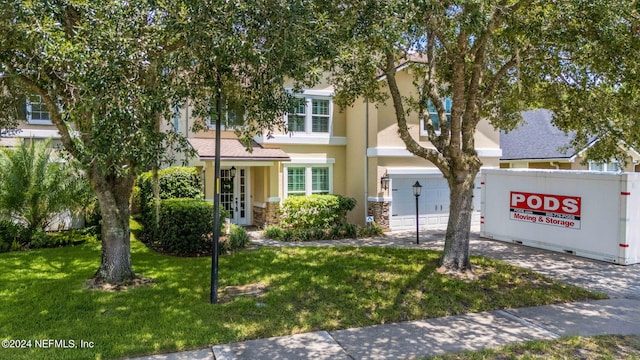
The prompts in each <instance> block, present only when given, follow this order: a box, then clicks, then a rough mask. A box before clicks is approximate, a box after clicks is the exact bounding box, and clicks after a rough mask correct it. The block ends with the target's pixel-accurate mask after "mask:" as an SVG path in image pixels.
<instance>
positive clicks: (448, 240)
mask: <svg viewBox="0 0 640 360" xmlns="http://www.w3.org/2000/svg"><path fill="white" fill-rule="evenodd" d="M477 174H478V170H476V169H471V170H462V171H461V170H458V171H457V172H456V173H454V174H453V177H452V178H451V179H447V180H448V181H449V189H450V193H449V199H450V202H451V204H450V209H449V223H448V224H447V233H446V235H445V242H444V251H443V253H442V257H441V258H440V270H441V271H445V272H446V271H453V272H458V273H462V272H467V271H471V261H470V259H469V233H470V230H471V216H472V207H473V188H474V180H475V178H476V175H477Z"/></svg>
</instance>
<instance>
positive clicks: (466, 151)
mask: <svg viewBox="0 0 640 360" xmlns="http://www.w3.org/2000/svg"><path fill="white" fill-rule="evenodd" d="M590 4H591V2H583V1H579V0H575V1H572V0H566V1H534V0H487V1H475V0H461V1H447V0H421V1H411V2H406V1H368V2H355V3H350V4H349V5H347V6H344V7H343V13H342V16H343V19H342V20H341V21H342V22H343V23H346V24H348V26H347V27H348V28H349V29H350V30H349V33H348V36H349V37H350V40H351V41H350V42H348V44H347V45H346V46H345V47H344V51H343V52H342V55H341V56H339V57H338V58H337V60H336V62H335V63H334V66H335V67H334V70H335V71H334V74H335V75H334V77H333V82H334V83H335V84H336V85H337V87H338V89H339V92H340V94H339V100H340V102H341V103H343V104H348V103H350V102H351V101H353V100H354V99H355V98H356V97H357V96H359V95H360V94H364V96H365V97H366V98H368V99H373V100H378V101H380V100H385V99H388V98H389V97H390V99H391V101H392V103H393V106H394V108H395V117H396V120H397V124H398V134H399V136H400V138H402V140H403V141H404V143H405V145H406V147H407V150H409V151H410V152H411V153H413V154H414V155H416V156H418V157H421V158H424V159H426V160H428V161H430V162H431V163H433V164H434V165H435V166H436V167H437V168H438V169H439V170H440V171H441V172H442V174H443V176H444V177H445V178H446V180H447V182H448V184H449V189H450V203H451V205H450V216H449V222H448V226H447V231H446V235H445V245H444V252H443V254H442V257H441V259H440V266H441V268H440V270H441V271H454V272H465V271H470V270H471V263H470V260H469V232H470V223H471V207H472V196H473V183H474V179H475V178H476V176H477V174H478V172H479V170H480V168H481V165H482V164H481V161H480V159H479V157H478V154H477V152H476V150H475V146H474V134H475V131H476V127H477V125H478V122H479V121H480V120H481V119H483V118H486V119H488V120H489V121H491V123H492V124H493V125H494V126H495V127H499V128H502V129H510V128H513V127H514V126H516V125H517V123H518V121H520V120H521V116H520V114H519V113H520V112H521V111H522V110H525V109H527V108H531V107H535V106H538V105H541V104H544V101H545V100H548V97H545V96H543V94H544V91H545V89H547V88H549V87H552V86H555V87H554V89H556V90H557V91H556V95H557V94H559V93H562V94H566V91H565V90H566V89H561V88H560V87H558V86H557V84H558V83H559V82H561V79H562V78H563V76H564V75H565V74H566V73H565V72H563V71H565V70H566V69H567V67H570V66H575V63H573V62H572V58H578V57H579V58H580V59H581V60H583V63H582V66H583V67H586V66H588V65H587V64H588V61H587V56H586V55H587V54H586V53H585V49H581V48H579V47H577V46H575V45H574V44H575V43H574V42H575V39H576V36H583V35H584V34H583V33H582V28H581V26H583V23H585V22H589V21H592V20H595V19H599V18H598V16H599V13H600V12H601V11H605V10H606V11H610V7H608V6H607V5H605V4H599V5H597V6H590ZM620 6H621V5H620ZM344 19H346V20H344ZM608 20H609V19H608V18H607V19H605V20H602V21H599V22H598V25H599V26H604V27H606V26H607V24H609V23H608V22H607V21H608ZM591 50H592V51H591V53H590V54H591V55H594V54H597V53H598V51H597V48H593V49H591ZM407 60H409V61H413V70H414V71H413V73H414V85H415V87H414V89H413V91H414V93H412V94H406V93H405V94H403V93H401V90H400V88H399V86H398V84H397V81H396V67H397V65H398V63H399V62H401V61H407ZM381 76H383V78H384V81H378V80H379V79H380V78H381ZM383 85H385V86H386V89H383ZM585 90H588V89H575V94H576V95H575V96H581V95H582V96H584V94H585ZM563 96H564V97H562V98H563V99H566V95H563ZM443 99H451V100H452V106H451V110H450V116H447V112H446V108H445V104H444V100H443ZM430 104H431V105H432V106H433V108H434V109H435V110H436V112H437V114H438V118H439V124H440V129H439V131H436V129H435V128H434V126H433V125H432V124H431V123H430V120H429V110H428V107H429V105H430ZM565 106H568V107H570V106H571V105H570V104H565ZM410 114H414V115H416V114H417V116H419V117H422V118H423V119H424V121H425V122H426V124H427V126H426V129H427V131H428V140H429V142H430V143H431V146H422V145H421V144H420V143H419V142H418V141H416V140H415V139H414V138H412V137H411V135H410V133H409V127H408V125H407V118H408V116H409V115H410Z"/></svg>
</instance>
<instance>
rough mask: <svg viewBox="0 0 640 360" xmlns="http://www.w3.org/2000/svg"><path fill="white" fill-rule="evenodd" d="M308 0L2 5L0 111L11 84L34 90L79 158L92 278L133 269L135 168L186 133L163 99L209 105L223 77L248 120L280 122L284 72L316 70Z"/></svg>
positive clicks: (65, 0)
mask: <svg viewBox="0 0 640 360" xmlns="http://www.w3.org/2000/svg"><path fill="white" fill-rule="evenodd" d="M314 6H315V5H314V3H313V2H308V1H293V2H289V1H277V0H267V1H264V2H260V3H254V2H251V1H242V0H241V1H233V2H229V1H223V2H209V1H189V0H184V1H170V2H156V1H151V0H149V1H146V0H140V1H121V0H107V1H101V2H86V1H74V0H60V1H47V2H39V1H34V2H24V1H18V0H12V1H6V2H3V3H2V5H0V31H2V32H3V33H4V36H3V37H2V38H1V39H0V74H1V75H2V77H1V78H0V81H1V89H2V90H3V94H7V93H8V94H9V95H10V96H6V97H0V100H2V101H0V106H2V110H6V111H7V114H8V115H7V116H6V119H3V120H5V122H8V123H9V122H10V121H7V119H8V120H14V119H15V116H14V114H16V113H17V112H16V109H17V108H18V107H19V104H16V102H17V101H18V100H17V99H19V96H18V95H25V94H29V93H34V94H37V95H40V96H41V98H42V99H43V102H44V103H46V106H47V109H48V110H49V112H50V114H51V115H50V116H51V120H52V122H53V124H54V125H55V126H56V127H57V129H58V131H59V132H60V134H61V140H62V143H63V146H64V148H65V149H66V150H67V151H68V152H69V153H70V154H71V155H72V156H73V157H74V158H76V159H77V160H78V161H79V162H80V164H81V165H82V167H83V169H84V171H85V172H86V174H87V176H88V178H89V181H90V183H91V186H92V188H93V190H94V192H95V193H96V196H97V198H98V202H99V206H100V211H101V214H102V219H103V226H102V260H101V264H100V267H99V269H98V271H97V272H96V274H95V276H94V280H95V281H96V282H98V283H100V282H108V283H120V282H124V281H127V280H130V279H132V278H134V277H135V274H134V272H133V269H132V266H131V259H130V244H129V241H130V240H129V237H130V229H129V202H130V196H131V192H132V188H133V182H134V179H135V177H136V175H137V173H138V172H139V171H140V170H141V169H145V170H146V169H149V168H153V167H157V166H158V164H162V163H163V162H166V161H168V160H170V159H168V158H167V154H170V153H173V152H172V151H167V150H168V149H173V150H175V151H186V150H188V145H187V143H186V140H185V139H184V138H182V137H180V136H179V135H177V134H176V133H175V132H173V131H170V130H167V131H163V130H162V129H163V127H162V126H161V124H162V122H163V121H165V120H164V119H170V118H171V110H172V109H173V108H174V107H175V106H176V105H178V104H182V103H184V102H185V101H187V99H190V101H193V102H194V103H195V104H196V107H197V109H198V113H199V114H200V115H204V114H206V115H210V116H215V114H212V111H211V99H214V98H215V95H216V94H217V93H219V92H220V89H221V88H222V87H223V86H224V87H225V89H234V90H235V91H234V92H233V95H236V96H237V98H238V99H239V101H241V102H242V104H244V105H246V106H247V107H248V110H251V111H252V112H251V114H252V115H251V117H250V118H249V122H250V125H249V126H248V129H249V130H253V131H254V132H256V131H259V129H263V128H266V129H269V128H273V127H274V126H278V122H277V121H276V120H275V119H277V115H278V114H282V113H283V112H284V111H285V110H286V108H288V106H289V105H290V103H289V102H290V98H291V96H290V95H289V94H287V93H286V92H284V91H283V81H282V79H284V78H285V77H291V78H293V79H302V78H309V75H313V74H314V71H309V70H308V69H310V68H312V67H313V64H314V62H315V61H317V60H316V58H317V54H316V52H315V51H316V50H315V49H316V47H315V45H318V47H317V48H318V49H321V48H322V43H321V42H317V40H318V37H319V35H316V34H323V33H322V32H319V31H317V30H318V29H320V28H322V27H323V22H322V18H317V17H316V15H317V12H315V11H313V8H314ZM301 39H302V40H301ZM312 50H313V51H312ZM305 69H307V71H305ZM311 80H313V78H312V79H311ZM0 121H2V120H0ZM12 122H13V124H15V121H12ZM0 125H3V127H4V125H5V124H0ZM9 125H11V124H9Z"/></svg>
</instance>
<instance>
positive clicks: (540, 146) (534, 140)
mask: <svg viewBox="0 0 640 360" xmlns="http://www.w3.org/2000/svg"><path fill="white" fill-rule="evenodd" d="M552 117H553V113H552V112H551V111H549V110H545V109H539V110H529V111H524V112H522V118H523V120H524V123H523V124H522V125H521V126H519V127H518V128H516V129H514V130H511V131H509V132H505V131H500V148H502V157H501V158H500V160H528V159H567V160H570V159H571V158H573V157H574V156H576V155H577V152H576V151H575V150H574V149H573V148H572V147H571V146H570V145H571V140H573V138H574V137H575V133H573V132H570V133H565V132H564V131H562V130H560V129H558V128H557V127H556V126H555V125H553V123H552V122H551V119H552ZM563 148H565V149H566V151H564V152H563V151H562V149H563Z"/></svg>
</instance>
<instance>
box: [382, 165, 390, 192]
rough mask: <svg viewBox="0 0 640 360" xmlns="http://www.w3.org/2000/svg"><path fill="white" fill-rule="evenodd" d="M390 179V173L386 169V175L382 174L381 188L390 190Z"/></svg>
mask: <svg viewBox="0 0 640 360" xmlns="http://www.w3.org/2000/svg"><path fill="white" fill-rule="evenodd" d="M390 180H391V179H390V178H389V174H388V173H387V171H386V170H385V172H384V175H382V177H381V178H380V188H382V190H384V191H387V190H389V181H390Z"/></svg>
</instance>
